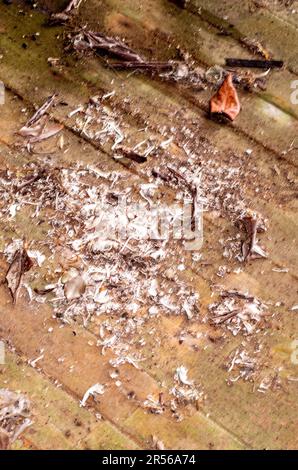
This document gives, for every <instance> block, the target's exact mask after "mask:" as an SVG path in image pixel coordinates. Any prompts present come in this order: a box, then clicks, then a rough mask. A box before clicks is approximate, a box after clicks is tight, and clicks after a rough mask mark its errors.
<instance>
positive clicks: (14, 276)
mask: <svg viewBox="0 0 298 470" xmlns="http://www.w3.org/2000/svg"><path fill="white" fill-rule="evenodd" d="M32 266H33V262H32V260H31V258H29V256H28V253H27V251H26V250H25V248H22V249H19V250H17V251H16V252H15V254H14V257H13V260H12V263H11V265H10V267H9V268H8V271H7V274H6V277H5V279H6V282H7V285H8V288H9V290H10V292H11V295H12V298H13V302H14V303H15V302H16V300H17V293H18V289H19V286H20V283H21V279H22V276H23V274H24V273H25V272H27V271H29V269H31V267H32Z"/></svg>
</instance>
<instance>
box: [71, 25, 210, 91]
mask: <svg viewBox="0 0 298 470" xmlns="http://www.w3.org/2000/svg"><path fill="white" fill-rule="evenodd" d="M71 41H72V47H73V48H74V49H75V50H76V51H77V52H80V53H83V52H88V51H93V52H95V53H97V54H101V55H102V54H105V55H107V56H108V57H111V58H112V59H114V60H113V61H108V62H107V63H108V65H109V66H111V67H113V68H116V69H130V70H138V71H140V72H146V73H151V74H154V75H158V76H160V77H162V78H164V79H168V80H173V81H179V82H185V83H186V84H187V85H191V86H193V87H195V88H196V89H203V88H204V87H205V85H204V81H203V78H202V75H201V73H200V70H198V69H195V68H193V66H192V64H187V63H185V62H179V61H173V60H169V61H166V62H160V61H149V60H147V59H146V58H145V57H143V56H141V55H140V54H138V53H137V52H136V51H134V50H133V49H132V48H130V47H129V46H127V45H126V44H125V43H124V42H123V41H122V40H120V39H118V38H113V37H110V36H106V35H105V34H102V33H99V32H94V31H88V30H86V29H82V30H81V31H80V32H78V33H76V34H74V36H73V37H72V40H71ZM117 59H118V60H117Z"/></svg>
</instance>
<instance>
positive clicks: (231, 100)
mask: <svg viewBox="0 0 298 470" xmlns="http://www.w3.org/2000/svg"><path fill="white" fill-rule="evenodd" d="M210 112H211V114H223V115H224V116H226V117H228V118H229V119H230V120H231V121H234V119H235V118H236V117H237V116H238V114H239V112H240V101H239V98H238V95H237V91H236V88H235V87H234V85H233V78H232V75H231V74H229V75H228V76H227V77H226V79H225V80H224V82H223V84H222V85H221V87H220V88H219V90H218V91H217V93H216V94H215V95H214V96H213V97H212V98H211V101H210Z"/></svg>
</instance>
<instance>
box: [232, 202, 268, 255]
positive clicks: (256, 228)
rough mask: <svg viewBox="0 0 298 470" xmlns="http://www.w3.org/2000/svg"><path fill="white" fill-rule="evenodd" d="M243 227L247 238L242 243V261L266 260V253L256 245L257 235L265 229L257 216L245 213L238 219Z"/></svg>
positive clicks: (252, 213)
mask: <svg viewBox="0 0 298 470" xmlns="http://www.w3.org/2000/svg"><path fill="white" fill-rule="evenodd" d="M239 221H240V223H241V224H242V225H243V227H244V229H245V231H246V235H247V238H246V240H244V241H243V243H242V256H243V260H244V261H246V260H247V259H249V258H251V259H256V258H267V253H266V252H265V251H264V250H263V248H262V247H260V245H259V244H258V240H257V233H258V232H264V231H265V230H266V227H265V225H264V223H263V221H262V220H261V218H260V217H258V215H257V214H256V213H254V212H252V211H246V213H245V214H244V215H243V216H242V217H241V218H240V219H239Z"/></svg>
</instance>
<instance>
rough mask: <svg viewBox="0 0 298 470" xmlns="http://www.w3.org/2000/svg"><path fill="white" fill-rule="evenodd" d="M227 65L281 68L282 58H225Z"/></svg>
mask: <svg viewBox="0 0 298 470" xmlns="http://www.w3.org/2000/svg"><path fill="white" fill-rule="evenodd" d="M226 65H227V66H228V67H249V68H256V69H272V68H278V69H280V68H282V67H283V65H284V63H283V61H282V60H255V59H231V58H229V59H226Z"/></svg>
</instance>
